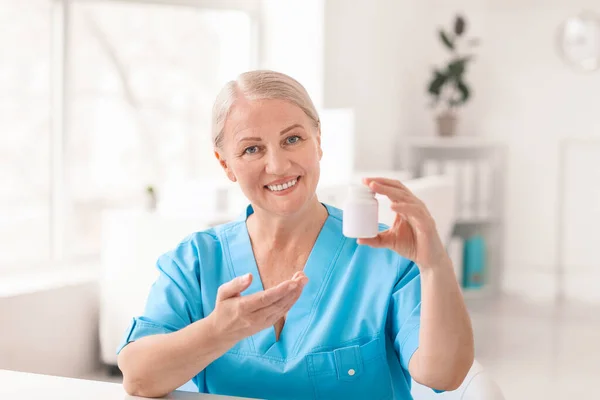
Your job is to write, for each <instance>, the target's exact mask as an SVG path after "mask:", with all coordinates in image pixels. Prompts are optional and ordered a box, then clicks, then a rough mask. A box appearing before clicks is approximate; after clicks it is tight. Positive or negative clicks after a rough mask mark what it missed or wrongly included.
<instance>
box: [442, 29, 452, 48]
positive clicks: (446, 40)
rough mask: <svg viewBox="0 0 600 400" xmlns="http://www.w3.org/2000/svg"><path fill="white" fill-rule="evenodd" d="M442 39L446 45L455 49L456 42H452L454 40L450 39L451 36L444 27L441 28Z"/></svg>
mask: <svg viewBox="0 0 600 400" xmlns="http://www.w3.org/2000/svg"><path fill="white" fill-rule="evenodd" d="M440 39H442V42H443V43H444V44H445V45H446V47H447V48H449V49H450V50H454V43H453V42H452V40H450V38H448V36H447V35H446V32H444V30H443V29H440Z"/></svg>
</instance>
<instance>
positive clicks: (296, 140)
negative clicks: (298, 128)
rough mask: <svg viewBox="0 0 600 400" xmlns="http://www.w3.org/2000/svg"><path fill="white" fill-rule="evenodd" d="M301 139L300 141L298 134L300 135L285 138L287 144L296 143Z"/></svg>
mask: <svg viewBox="0 0 600 400" xmlns="http://www.w3.org/2000/svg"><path fill="white" fill-rule="evenodd" d="M299 141H300V136H298V135H294V136H290V137H289V138H287V139H286V140H285V142H286V143H287V144H294V143H297V142H299Z"/></svg>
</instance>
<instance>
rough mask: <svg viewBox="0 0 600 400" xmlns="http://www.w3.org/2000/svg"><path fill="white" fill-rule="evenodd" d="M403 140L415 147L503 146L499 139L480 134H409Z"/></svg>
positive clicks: (472, 147)
mask: <svg viewBox="0 0 600 400" xmlns="http://www.w3.org/2000/svg"><path fill="white" fill-rule="evenodd" d="M403 141H405V142H406V144H407V145H409V146H411V147H413V148H415V147H417V148H432V149H453V148H454V149H481V148H490V147H499V146H503V143H502V142H501V141H499V140H496V139H489V138H484V137H478V136H454V137H441V136H408V137H405V138H403Z"/></svg>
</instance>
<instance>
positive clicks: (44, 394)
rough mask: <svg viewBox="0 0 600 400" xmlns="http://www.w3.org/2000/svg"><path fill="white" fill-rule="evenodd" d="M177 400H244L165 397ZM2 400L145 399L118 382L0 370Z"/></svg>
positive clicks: (195, 395) (177, 393) (198, 395)
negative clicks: (127, 391)
mask: <svg viewBox="0 0 600 400" xmlns="http://www.w3.org/2000/svg"><path fill="white" fill-rule="evenodd" d="M163 398H165V399H175V400H219V399H220V400H225V399H228V400H236V399H237V400H242V398H240V397H227V396H217V395H210V394H201V393H190V392H180V391H175V392H173V393H171V394H170V395H168V396H167V397H163ZM0 399H2V400H22V399H23V400H29V399H32V400H38V399H39V400H42V399H43V400H59V399H60V400H71V399H73V400H75V399H77V400H81V399H85V400H116V399H119V400H122V399H142V397H136V396H129V395H128V394H127V393H125V390H124V389H123V386H122V385H120V384H118V383H109V382H99V381H88V380H83V379H73V378H63V377H57V376H49V375H38V374H31V373H26V372H16V371H7V370H0Z"/></svg>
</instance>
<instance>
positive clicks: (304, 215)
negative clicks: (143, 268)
mask: <svg viewBox="0 0 600 400" xmlns="http://www.w3.org/2000/svg"><path fill="white" fill-rule="evenodd" d="M324 134H327V133H326V132H325V133H324ZM213 137H214V146H215V155H216V157H217V159H218V161H219V163H220V164H221V166H222V167H223V170H224V171H225V173H226V175H227V177H228V178H229V179H230V180H232V181H233V182H237V183H239V185H240V187H241V189H242V191H243V192H244V194H245V195H246V197H247V198H248V199H249V200H250V205H249V206H248V207H247V209H246V211H245V213H244V214H243V215H242V216H241V217H240V218H239V219H237V220H236V221H233V222H230V223H227V224H224V225H220V226H217V227H215V228H213V229H208V230H206V231H202V232H197V233H194V234H192V235H190V236H189V237H187V238H186V239H185V240H184V241H183V242H181V243H180V244H179V245H178V246H177V247H176V248H175V249H173V250H172V251H170V252H168V253H166V254H164V255H163V256H161V257H160V258H159V260H158V263H157V266H158V269H159V271H160V276H159V277H158V279H157V281H156V282H155V283H154V285H153V286H152V288H151V290H150V294H149V297H148V301H147V305H146V309H145V312H144V315H143V316H140V317H138V318H134V319H133V322H132V324H131V327H130V328H129V329H128V331H127V332H126V335H125V340H124V343H123V345H122V346H121V348H120V349H119V359H118V361H119V367H120V368H121V370H122V371H123V376H124V387H125V390H126V391H127V392H128V393H130V394H134V395H141V396H147V397H160V396H163V395H165V394H167V393H169V392H171V391H173V390H175V389H177V388H178V387H180V386H181V385H183V384H184V383H186V382H188V381H189V380H190V379H191V380H193V382H194V383H195V384H196V386H197V387H198V390H199V391H200V392H206V393H218V394H227V395H236V396H242V397H254V398H266V399H284V398H297V399H309V398H319V399H331V398H345V399H349V398H357V399H410V398H411V395H410V382H411V377H412V378H413V379H414V380H415V381H417V382H419V383H421V384H423V385H425V386H428V387H431V388H432V389H434V390H439V391H443V390H453V389H455V388H457V387H458V386H459V385H460V384H461V382H462V381H463V379H464V377H465V375H466V374H467V372H468V370H469V368H470V367H471V364H472V362H473V334H472V329H471V323H470V320H469V316H468V313H467V311H466V307H465V305H464V302H463V299H462V295H461V292H460V289H459V286H458V284H457V282H456V278H455V276H454V272H453V268H452V265H451V261H450V259H449V257H448V255H447V253H446V251H445V249H444V246H443V244H442V242H441V240H440V238H439V237H438V235H437V231H436V228H435V223H434V221H433V219H432V218H431V216H430V214H429V213H428V211H427V209H426V207H425V206H424V205H423V203H422V202H421V201H420V200H419V199H417V198H416V197H415V196H414V195H413V194H412V193H411V192H410V191H409V190H408V189H407V188H406V187H405V186H404V185H402V183H400V182H398V181H395V180H389V179H384V178H370V179H366V180H365V182H364V184H365V185H368V186H369V187H370V188H371V189H372V190H373V191H374V192H377V193H380V194H382V195H385V196H388V197H389V198H390V199H391V200H392V202H393V203H392V204H393V205H392V208H393V210H394V211H395V212H396V213H397V217H396V220H395V222H394V224H393V226H391V227H389V228H388V227H384V226H382V227H381V230H380V233H379V235H378V236H377V237H375V238H372V239H359V240H356V239H350V238H346V237H344V236H343V235H342V217H343V216H342V212H341V211H340V210H338V209H336V208H334V207H332V206H329V205H327V204H322V203H320V202H319V200H318V198H317V196H316V195H315V190H316V187H317V183H318V181H319V162H320V159H321V156H322V151H321V147H320V143H321V131H320V123H319V117H318V115H317V112H316V110H315V107H314V105H313V103H312V101H311V100H310V98H309V96H308V94H307V93H306V91H305V89H304V88H303V87H302V86H301V85H300V84H299V83H298V82H297V81H295V80H294V79H292V78H290V77H289V76H286V75H284V74H281V73H276V72H272V71H252V72H247V73H244V74H242V75H241V76H239V77H238V79H237V80H236V81H232V82H229V83H228V84H227V85H226V86H225V87H224V88H223V90H222V92H221V93H220V94H219V96H218V97H217V100H216V103H215V106H214V109H213ZM386 228H387V229H386Z"/></svg>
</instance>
